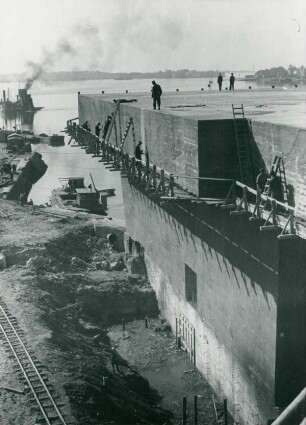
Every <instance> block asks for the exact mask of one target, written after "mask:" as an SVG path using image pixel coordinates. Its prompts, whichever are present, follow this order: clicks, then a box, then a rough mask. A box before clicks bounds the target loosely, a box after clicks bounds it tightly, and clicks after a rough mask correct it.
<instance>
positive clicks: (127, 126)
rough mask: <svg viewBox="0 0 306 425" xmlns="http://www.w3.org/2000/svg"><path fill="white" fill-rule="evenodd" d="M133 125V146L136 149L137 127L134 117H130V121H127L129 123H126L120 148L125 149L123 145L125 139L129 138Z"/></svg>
mask: <svg viewBox="0 0 306 425" xmlns="http://www.w3.org/2000/svg"><path fill="white" fill-rule="evenodd" d="M131 127H132V136H133V147H134V149H135V145H136V137H135V127H134V122H133V118H130V119H129V121H128V123H127V125H126V128H125V130H124V133H123V137H122V140H121V144H120V150H122V149H123V145H124V142H125V139H126V138H127V135H128V132H129V129H130V128H131Z"/></svg>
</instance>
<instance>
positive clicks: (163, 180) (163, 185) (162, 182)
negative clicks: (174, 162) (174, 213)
mask: <svg viewBox="0 0 306 425" xmlns="http://www.w3.org/2000/svg"><path fill="white" fill-rule="evenodd" d="M160 183H161V186H160V187H161V193H162V195H164V194H165V171H164V170H160Z"/></svg>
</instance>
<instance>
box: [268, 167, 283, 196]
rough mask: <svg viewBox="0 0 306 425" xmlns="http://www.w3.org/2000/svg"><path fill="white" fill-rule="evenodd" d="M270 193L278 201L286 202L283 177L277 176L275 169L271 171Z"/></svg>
mask: <svg viewBox="0 0 306 425" xmlns="http://www.w3.org/2000/svg"><path fill="white" fill-rule="evenodd" d="M269 194H270V196H271V198H273V199H276V201H280V202H284V193H283V186H282V181H281V178H280V177H279V176H277V175H276V174H275V172H274V171H271V173H270V191H269Z"/></svg>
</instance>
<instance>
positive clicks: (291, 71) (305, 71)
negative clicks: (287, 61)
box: [255, 65, 306, 79]
mask: <svg viewBox="0 0 306 425" xmlns="http://www.w3.org/2000/svg"><path fill="white" fill-rule="evenodd" d="M255 77H256V78H257V79H263V78H275V79H286V78H290V79H292V78H297V79H305V78H306V68H305V66H304V65H301V66H300V67H296V66H294V65H289V67H288V69H285V68H284V67H282V66H278V67H274V68H269V69H261V70H259V71H257V72H256V73H255Z"/></svg>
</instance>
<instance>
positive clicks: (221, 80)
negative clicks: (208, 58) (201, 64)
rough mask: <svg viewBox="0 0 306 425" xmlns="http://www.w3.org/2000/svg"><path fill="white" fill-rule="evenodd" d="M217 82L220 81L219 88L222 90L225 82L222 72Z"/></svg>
mask: <svg viewBox="0 0 306 425" xmlns="http://www.w3.org/2000/svg"><path fill="white" fill-rule="evenodd" d="M217 82H218V86H219V90H220V91H221V90H222V83H223V77H222V75H221V74H219V76H218V80H217Z"/></svg>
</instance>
